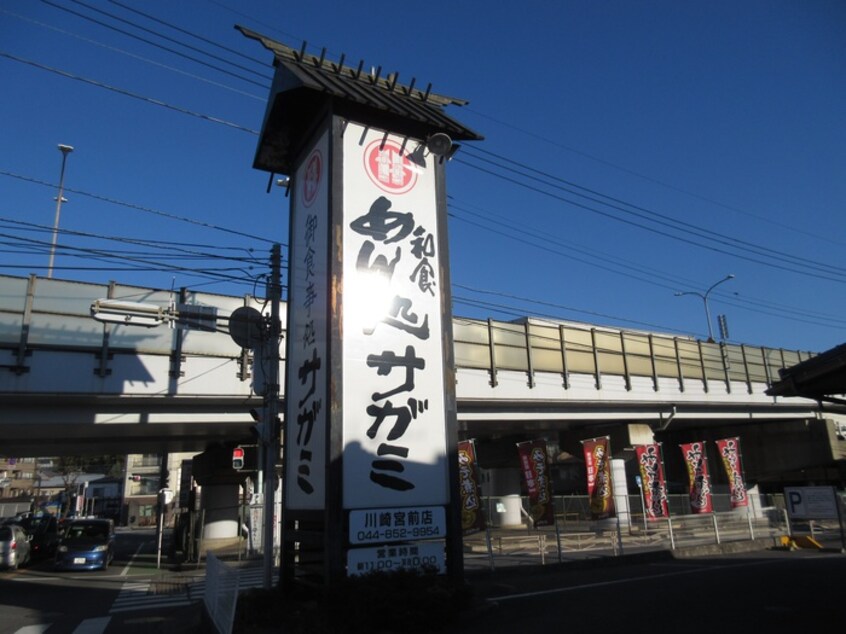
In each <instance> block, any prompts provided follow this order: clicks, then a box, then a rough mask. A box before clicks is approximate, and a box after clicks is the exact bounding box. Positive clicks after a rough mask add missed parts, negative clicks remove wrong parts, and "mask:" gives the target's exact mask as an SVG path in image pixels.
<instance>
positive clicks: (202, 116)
mask: <svg viewBox="0 0 846 634" xmlns="http://www.w3.org/2000/svg"><path fill="white" fill-rule="evenodd" d="M42 1H43V0H42ZM0 57H5V58H7V59H11V60H13V61H15V62H20V63H22V64H29V65H30V66H34V67H36V68H40V69H41V70H46V71H49V72H51V73H55V74H57V75H61V76H62V77H67V78H68V79H74V80H76V81H81V82H83V83H86V84H90V85H92V86H96V87H97V88H103V89H105V90H110V91H112V92H116V93H118V94H120V95H123V96H125V97H132V98H133V99H138V100H140V101H143V102H145V103H149V104H152V105H154V106H161V107H162V108H168V109H169V110H174V111H176V112H180V113H182V114H187V115H190V116H192V117H197V118H198V119H203V120H205V121H209V122H211V123H219V124H220V125H225V126H228V127H230V128H235V129H236V130H241V131H242V132H249V133H250V134H252V135H255V136H258V130H253V129H252V128H247V127H244V126H242V125H238V124H237V123H232V122H231V121H226V120H225V119H219V118H217V117H212V116H210V115H207V114H202V113H200V112H194V111H192V110H188V109H186V108H181V107H179V106H174V105H172V104H169V103H166V102H164V101H160V100H158V99H154V98H152V97H145V96H144V95H139V94H138V93H134V92H130V91H128V90H124V89H123V88H116V87H115V86H110V85H108V84H104V83H102V82H99V81H95V80H93V79H88V78H86V77H80V76H79V75H74V74H73V73H69V72H67V71H64V70H59V69H58V68H52V67H50V66H45V65H44V64H39V63H38V62H34V61H32V60H28V59H24V58H22V57H17V56H16V55H12V54H10V53H6V52H5V51H0Z"/></svg>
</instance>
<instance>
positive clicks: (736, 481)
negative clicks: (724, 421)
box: [716, 437, 749, 509]
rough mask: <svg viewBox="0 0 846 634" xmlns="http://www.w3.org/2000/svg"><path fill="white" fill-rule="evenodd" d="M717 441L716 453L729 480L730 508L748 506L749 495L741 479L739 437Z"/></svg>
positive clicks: (741, 466) (741, 465)
mask: <svg viewBox="0 0 846 634" xmlns="http://www.w3.org/2000/svg"><path fill="white" fill-rule="evenodd" d="M716 442H717V453H719V454H720V458H721V459H722V461H723V466H724V467H725V469H726V475H727V476H728V481H729V499H730V500H731V508H733V509H736V508H738V507H741V506H749V495H748V494H747V493H746V483H745V482H744V481H743V464H742V462H741V460H740V438H738V437H734V438H723V439H722V440H718V441H716Z"/></svg>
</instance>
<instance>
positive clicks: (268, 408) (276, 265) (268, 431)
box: [262, 244, 282, 590]
mask: <svg viewBox="0 0 846 634" xmlns="http://www.w3.org/2000/svg"><path fill="white" fill-rule="evenodd" d="M281 268H282V251H281V247H280V246H279V245H278V244H274V245H273V248H272V250H271V255H270V284H268V287H267V298H268V299H269V300H270V329H269V332H268V340H267V341H266V342H265V345H264V346H262V348H263V352H264V355H265V356H264V360H265V362H266V363H267V366H266V367H265V372H266V375H267V394H266V395H265V408H264V411H265V420H264V426H263V434H262V436H263V437H262V446H263V449H264V456H265V459H264V535H263V538H262V542H263V545H264V562H263V564H264V588H265V590H269V589H270V588H271V587H272V586H273V560H274V556H273V554H274V553H273V547H274V543H275V540H274V539H273V537H274V535H273V529H274V525H275V523H274V511H275V510H276V509H275V506H276V505H275V503H274V485H275V480H276V458H277V456H278V454H279V437H278V435H277V431H276V430H277V424H276V421H277V420H279V340H280V338H281V336H282V325H281V323H280V321H279V303H280V301H281V295H282V286H281Z"/></svg>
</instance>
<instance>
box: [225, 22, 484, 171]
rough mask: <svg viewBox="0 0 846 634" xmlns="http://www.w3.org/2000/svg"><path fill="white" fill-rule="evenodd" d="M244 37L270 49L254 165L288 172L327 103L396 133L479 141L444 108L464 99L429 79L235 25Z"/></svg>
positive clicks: (337, 112) (361, 119)
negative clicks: (271, 69) (402, 78)
mask: <svg viewBox="0 0 846 634" xmlns="http://www.w3.org/2000/svg"><path fill="white" fill-rule="evenodd" d="M235 28H236V29H238V30H239V31H240V32H241V33H243V34H244V35H245V36H246V37H248V38H251V39H254V40H257V41H259V42H261V44H262V45H263V46H264V47H265V48H266V49H268V50H269V51H272V52H273V55H274V66H275V67H276V74H275V76H274V78H273V87H272V89H271V93H270V97H269V99H268V106H267V113H266V114H265V120H264V126H263V128H262V132H261V140H260V141H259V148H258V151H257V153H256V160H255V163H254V167H256V168H258V169H264V170H267V171H270V172H277V173H280V174H286V173H290V172H291V168H292V167H293V166H292V165H291V161H292V160H293V159H294V158H295V156H294V155H295V154H296V151H297V150H298V149H299V146H300V145H301V144H302V143H303V142H305V141H306V140H307V139H305V138H304V137H305V136H306V135H307V134H308V133H309V132H310V131H311V130H312V129H313V127H314V125H315V124H316V123H317V122H316V121H315V118H316V117H318V116H320V113H321V112H322V111H323V109H324V108H323V106H325V105H326V104H327V103H331V107H332V111H333V112H335V113H336V114H339V115H341V116H345V117H348V118H350V119H353V120H355V121H358V122H359V123H363V124H365V125H370V126H373V127H377V128H380V129H384V130H386V131H390V132H392V133H395V134H401V135H407V136H411V137H414V138H418V139H421V140H425V139H426V138H428V137H429V136H431V135H432V134H436V133H444V134H447V135H449V136H450V138H451V139H453V140H454V141H478V140H481V139H482V138H483V137H482V136H481V135H479V134H477V133H476V132H474V131H473V130H471V129H470V128H468V127H466V126H464V125H462V124H461V123H459V122H458V121H456V120H455V119H453V118H452V117H450V116H449V115H447V114H446V113H445V112H444V107H445V106H450V105H454V106H463V105H466V104H467V101H464V100H462V99H457V98H455V97H447V96H444V95H438V94H435V93H433V92H432V90H431V84H429V85H428V86H427V87H426V88H425V89H421V88H416V87H415V84H416V81H415V80H414V79H412V80H411V81H410V83H409V84H408V85H405V84H401V83H399V81H398V79H399V73H391V74H388V75H386V76H384V77H383V76H382V71H381V67H379V68H376V69H371V70H368V71H365V70H364V62H363V61H362V62H359V64H358V66H357V67H352V66H346V65H344V56H343V55H342V56H341V59H340V61H338V62H332V61H329V60H327V59H326V49H323V52H322V53H321V55H320V56H317V55H310V54H307V53H306V52H305V48H306V44H305V43H303V46H302V48H301V49H300V50H296V49H293V48H291V47H289V46H286V45H285V44H282V43H281V42H277V41H275V40H272V39H270V38H268V37H265V36H264V35H261V34H259V33H256V32H255V31H252V30H250V29H247V28H245V27H242V26H236V27H235Z"/></svg>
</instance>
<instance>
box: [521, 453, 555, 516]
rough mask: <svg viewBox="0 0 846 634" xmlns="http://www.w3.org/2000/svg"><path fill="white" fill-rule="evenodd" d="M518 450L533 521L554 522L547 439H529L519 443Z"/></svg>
mask: <svg viewBox="0 0 846 634" xmlns="http://www.w3.org/2000/svg"><path fill="white" fill-rule="evenodd" d="M517 451H518V452H519V454H520V468H521V470H522V471H523V480H524V482H525V483H526V489H527V491H528V494H529V515H530V516H531V518H532V521H533V522H534V524H535V526H548V525H550V524H554V523H555V514H554V509H553V506H552V483H551V482H550V479H549V461H548V459H547V455H546V441H543V440H528V441H526V442H521V443H517Z"/></svg>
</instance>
